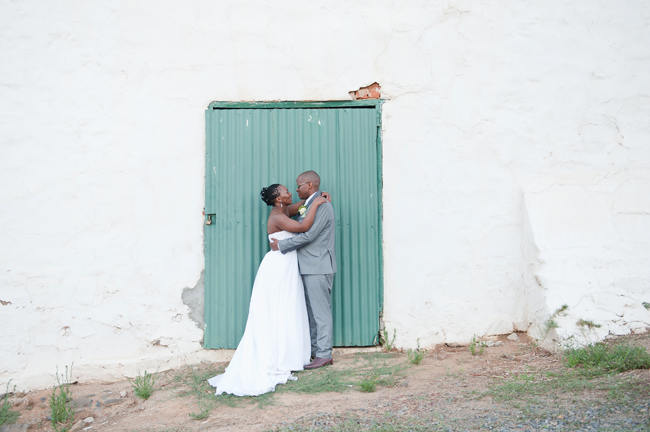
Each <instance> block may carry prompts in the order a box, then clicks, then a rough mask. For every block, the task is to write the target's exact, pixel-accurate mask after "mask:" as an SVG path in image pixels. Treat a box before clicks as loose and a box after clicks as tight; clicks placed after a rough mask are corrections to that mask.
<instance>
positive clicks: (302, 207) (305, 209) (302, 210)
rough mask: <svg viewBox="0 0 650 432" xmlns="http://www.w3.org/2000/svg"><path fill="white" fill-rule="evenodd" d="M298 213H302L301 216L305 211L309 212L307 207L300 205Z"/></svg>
mask: <svg viewBox="0 0 650 432" xmlns="http://www.w3.org/2000/svg"><path fill="white" fill-rule="evenodd" d="M298 213H300V216H304V215H305V213H307V207H305V206H304V205H301V206H300V207H298Z"/></svg>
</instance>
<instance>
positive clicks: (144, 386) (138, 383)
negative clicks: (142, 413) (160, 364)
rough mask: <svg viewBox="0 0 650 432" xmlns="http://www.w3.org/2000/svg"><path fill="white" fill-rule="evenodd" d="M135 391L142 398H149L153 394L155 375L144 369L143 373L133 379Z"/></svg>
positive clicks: (132, 383) (132, 384)
mask: <svg viewBox="0 0 650 432" xmlns="http://www.w3.org/2000/svg"><path fill="white" fill-rule="evenodd" d="M131 386H132V387H133V393H135V395H136V396H137V397H139V398H141V399H144V400H147V399H149V397H151V395H152V394H153V390H154V378H153V375H151V374H150V373H148V372H147V371H144V374H143V375H138V376H136V377H135V379H134V380H133V381H131Z"/></svg>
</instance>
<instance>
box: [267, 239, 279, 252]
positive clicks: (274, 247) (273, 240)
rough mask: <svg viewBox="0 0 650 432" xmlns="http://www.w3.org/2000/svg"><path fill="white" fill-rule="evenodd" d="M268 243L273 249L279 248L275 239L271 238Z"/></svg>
mask: <svg viewBox="0 0 650 432" xmlns="http://www.w3.org/2000/svg"><path fill="white" fill-rule="evenodd" d="M269 243H270V244H271V249H273V250H274V251H276V250H280V248H279V247H278V240H277V239H274V238H272V239H271V240H270V241H269Z"/></svg>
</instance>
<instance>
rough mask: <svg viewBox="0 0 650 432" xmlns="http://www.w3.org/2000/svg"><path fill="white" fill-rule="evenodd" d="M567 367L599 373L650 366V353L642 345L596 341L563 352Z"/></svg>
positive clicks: (589, 372)
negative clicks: (608, 343) (609, 343)
mask: <svg viewBox="0 0 650 432" xmlns="http://www.w3.org/2000/svg"><path fill="white" fill-rule="evenodd" d="M564 359H565V361H566V364H567V366H568V367H571V368H578V367H580V368H582V369H583V371H584V373H586V374H592V375H599V374H605V373H610V372H625V371H628V370H632V369H648V368H650V354H648V352H647V351H646V350H645V348H643V347H638V346H637V347H633V346H630V345H623V344H621V345H611V346H609V345H606V344H604V343H597V344H593V345H588V346H586V347H584V348H574V349H569V350H566V351H565V352H564Z"/></svg>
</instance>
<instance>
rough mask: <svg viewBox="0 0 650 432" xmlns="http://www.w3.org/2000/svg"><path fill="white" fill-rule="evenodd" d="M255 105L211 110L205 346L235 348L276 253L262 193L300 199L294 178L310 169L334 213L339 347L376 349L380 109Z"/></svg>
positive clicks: (335, 310) (208, 127) (379, 291)
mask: <svg viewBox="0 0 650 432" xmlns="http://www.w3.org/2000/svg"><path fill="white" fill-rule="evenodd" d="M279 105H280V106H281V104H279ZM316 105H317V104H316ZM321 105H323V104H321ZM247 106H248V105H244V107H243V108H242V107H237V108H232V107H220V106H219V105H215V104H212V105H211V106H210V107H209V108H208V110H207V111H206V131H207V132H206V143H207V145H206V148H207V157H206V209H205V212H206V222H209V224H206V225H205V271H206V275H205V322H206V329H205V338H204V343H205V346H206V347H207V348H234V347H236V346H237V344H238V343H239V339H240V338H241V336H242V334H243V332H244V326H245V324H246V318H247V316H248V303H249V300H250V294H251V290H252V287H253V280H254V277H255V273H256V271H257V266H258V265H259V263H260V261H261V259H262V257H263V255H264V254H265V253H266V252H267V251H268V250H269V247H268V241H267V235H266V218H267V216H268V213H269V208H268V207H267V206H266V205H265V204H264V203H263V202H262V201H261V199H260V196H259V191H260V189H261V188H262V187H263V186H267V185H269V184H271V183H282V184H284V185H286V186H287V187H288V188H289V190H291V191H294V190H295V184H296V183H295V178H296V176H297V175H298V174H299V173H301V172H302V171H304V170H307V169H313V170H315V171H317V172H318V173H319V174H320V176H321V190H324V191H328V192H330V193H331V194H332V197H333V206H334V209H335V213H336V254H337V263H338V273H337V274H336V277H335V278H334V288H333V292H332V297H333V298H332V301H333V306H332V307H333V316H334V344H335V345H337V346H363V345H373V344H376V343H377V339H376V336H377V333H378V330H379V313H380V310H381V303H382V267H381V213H380V208H381V207H380V206H381V204H380V187H381V175H380V174H381V173H380V169H381V168H380V167H381V165H380V159H381V155H380V142H379V136H378V130H379V127H378V126H379V115H378V112H379V111H378V110H379V105H377V106H350V107H331V106H327V107H323V106H320V107H313V108H312V107H310V105H309V104H301V105H300V106H299V107H297V108H286V107H275V108H273V107H268V104H267V105H262V106H266V107H258V106H255V105H254V104H251V107H247ZM292 193H293V195H294V199H297V197H296V194H295V192H292Z"/></svg>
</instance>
